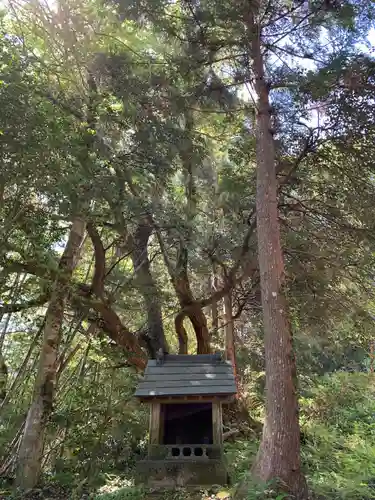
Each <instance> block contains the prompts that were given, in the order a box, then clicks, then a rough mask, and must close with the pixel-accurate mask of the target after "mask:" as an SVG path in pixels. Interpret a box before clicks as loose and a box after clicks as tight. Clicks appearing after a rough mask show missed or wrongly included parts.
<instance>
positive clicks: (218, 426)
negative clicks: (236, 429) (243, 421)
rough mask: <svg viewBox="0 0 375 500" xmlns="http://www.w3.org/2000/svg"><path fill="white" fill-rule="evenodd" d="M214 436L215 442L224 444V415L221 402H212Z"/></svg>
mask: <svg viewBox="0 0 375 500" xmlns="http://www.w3.org/2000/svg"><path fill="white" fill-rule="evenodd" d="M212 437H213V444H216V445H219V446H221V445H222V444H223V415H222V407H221V403H217V402H213V403H212Z"/></svg>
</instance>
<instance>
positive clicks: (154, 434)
mask: <svg viewBox="0 0 375 500" xmlns="http://www.w3.org/2000/svg"><path fill="white" fill-rule="evenodd" d="M160 411H161V404H160V403H152V404H151V408H150V428H149V435H150V436H149V445H150V446H151V445H154V444H160V437H161V427H162V422H161V415H160Z"/></svg>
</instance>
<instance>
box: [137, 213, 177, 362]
mask: <svg viewBox="0 0 375 500" xmlns="http://www.w3.org/2000/svg"><path fill="white" fill-rule="evenodd" d="M151 233H152V227H151V226H150V225H149V224H148V223H147V222H144V223H139V224H138V227H137V229H136V232H135V234H134V238H133V242H132V254H131V255H132V260H133V266H134V270H135V277H136V284H137V287H138V289H139V291H140V293H141V294H142V296H143V300H144V303H145V306H146V311H147V335H146V337H147V338H144V340H145V341H146V343H147V345H148V351H149V354H150V355H151V357H153V358H154V357H155V356H156V353H157V351H158V350H159V349H162V350H163V352H165V353H167V352H168V345H167V341H166V338H165V334H164V328H163V319H162V313H161V306H160V297H159V290H158V289H157V286H156V284H155V281H154V278H153V276H152V274H151V269H150V260H149V258H148V241H149V238H150V236H151Z"/></svg>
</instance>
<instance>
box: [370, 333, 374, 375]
mask: <svg viewBox="0 0 375 500" xmlns="http://www.w3.org/2000/svg"><path fill="white" fill-rule="evenodd" d="M374 365H375V340H371V342H370V373H374V368H375V366H374Z"/></svg>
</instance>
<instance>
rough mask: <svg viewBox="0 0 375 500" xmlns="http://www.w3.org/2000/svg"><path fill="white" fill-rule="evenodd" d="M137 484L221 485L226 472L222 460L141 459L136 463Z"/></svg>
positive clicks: (161, 485) (166, 486)
mask: <svg viewBox="0 0 375 500" xmlns="http://www.w3.org/2000/svg"><path fill="white" fill-rule="evenodd" d="M136 482H137V484H143V485H145V486H148V487H150V488H177V487H185V486H209V485H210V486H214V485H220V486H223V485H225V484H227V483H228V472H227V469H226V466H225V463H224V461H223V460H219V459H217V460H214V459H211V460H183V459H179V460H141V461H140V462H138V464H137V475H136Z"/></svg>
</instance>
